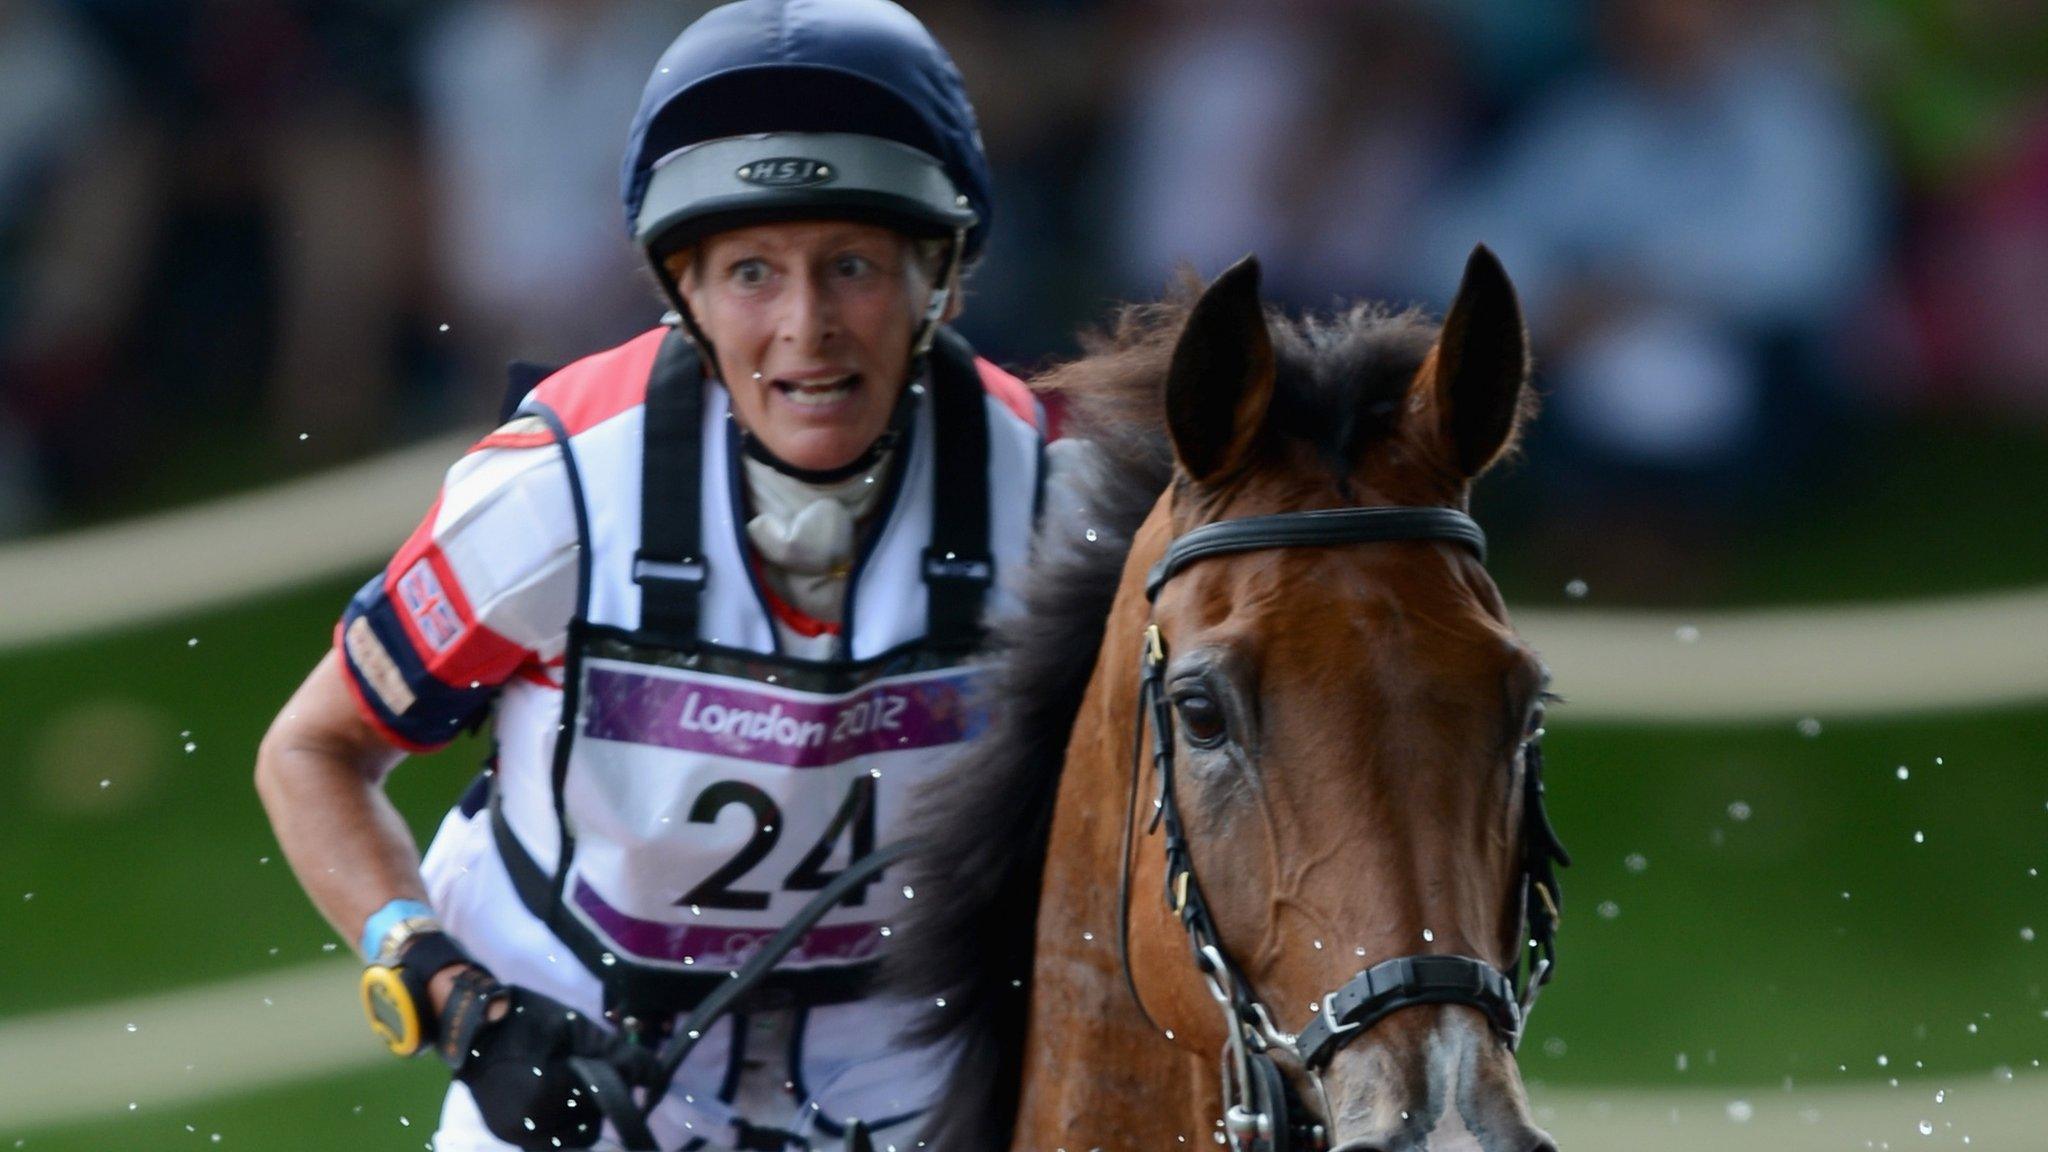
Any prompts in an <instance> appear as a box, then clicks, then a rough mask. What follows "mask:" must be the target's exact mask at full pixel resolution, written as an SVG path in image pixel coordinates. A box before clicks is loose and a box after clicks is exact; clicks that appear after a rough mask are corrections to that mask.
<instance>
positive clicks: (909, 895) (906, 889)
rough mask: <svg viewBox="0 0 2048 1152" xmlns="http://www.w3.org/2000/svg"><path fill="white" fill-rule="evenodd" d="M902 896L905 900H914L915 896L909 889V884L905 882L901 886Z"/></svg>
mask: <svg viewBox="0 0 2048 1152" xmlns="http://www.w3.org/2000/svg"><path fill="white" fill-rule="evenodd" d="M903 898H904V899H905V900H914V899H916V898H917V893H916V892H914V891H912V890H911V887H910V885H908V884H905V885H904V886H903Z"/></svg>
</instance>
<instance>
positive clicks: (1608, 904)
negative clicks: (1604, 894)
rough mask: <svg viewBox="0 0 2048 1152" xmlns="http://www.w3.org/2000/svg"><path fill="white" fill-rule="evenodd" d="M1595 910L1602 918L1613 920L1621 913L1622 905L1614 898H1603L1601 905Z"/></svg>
mask: <svg viewBox="0 0 2048 1152" xmlns="http://www.w3.org/2000/svg"><path fill="white" fill-rule="evenodd" d="M1594 911H1596V912H1598V913H1600V918H1601V919H1602V920H1612V919H1614V918H1615V917H1616V916H1619V915H1621V905H1619V904H1616V903H1615V902H1614V901H1612V900H1602V901H1601V902H1600V907H1598V908H1596V909H1594Z"/></svg>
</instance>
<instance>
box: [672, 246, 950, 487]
mask: <svg viewBox="0 0 2048 1152" xmlns="http://www.w3.org/2000/svg"><path fill="white" fill-rule="evenodd" d="M677 262H678V263H682V264H683V267H681V268H678V269H677V272H678V273H679V275H678V283H679V284H680V286H681V288H682V293H683V298H684V300H685V301H686V302H687V303H688V304H689V306H690V313H691V315H692V316H693V317H694V318H695V320H696V322H697V324H698V326H699V327H701V328H702V329H703V330H704V335H705V337H706V338H707V339H709V340H710V341H711V344H712V347H713V348H714V349H716V351H717V354H718V366H719V369H720V371H721V374H722V375H723V376H724V378H725V384H726V387H727V389H728V390H730V391H731V393H732V405H733V412H734V414H735V415H736V416H737V417H738V419H739V421H740V423H741V424H742V425H743V426H745V427H746V429H747V430H748V431H749V432H752V433H753V434H754V435H755V436H757V437H759V438H760V440H761V442H762V444H763V445H765V446H766V447H767V448H768V450H769V451H771V452H773V453H775V455H777V456H779V457H781V458H782V459H784V460H786V461H788V462H789V463H791V464H794V465H796V466H797V467H799V468H809V469H813V470H827V469H832V468H838V467H841V466H843V465H845V464H848V463H851V462H852V461H853V460H855V459H857V458H858V457H859V456H860V454H861V453H862V452H864V451H866V450H867V447H868V445H870V444H873V443H874V442H875V439H876V438H877V437H879V436H880V435H881V434H882V432H883V430H884V429H886V428H887V427H888V424H889V416H890V413H891V411H892V410H893V409H894V408H895V405H896V400H897V397H898V396H900V395H901V394H902V391H903V388H904V385H905V384H906V381H905V379H904V374H905V372H906V371H907V370H908V368H909V363H910V339H911V335H912V333H913V332H914V331H915V330H916V327H917V321H918V318H919V316H920V315H921V314H922V312H923V309H924V305H925V302H926V301H927V300H928V299H929V298H930V292H931V286H930V280H929V276H928V273H927V272H926V270H925V269H924V267H923V265H922V262H921V261H920V260H919V259H918V257H917V249H916V247H915V246H914V245H913V244H912V242H911V241H909V240H908V239H906V238H905V237H903V236H902V235H900V234H898V233H896V232H893V231H890V230H889V229H887V228H881V227H877V226H875V225H872V224H856V223H852V222H847V221H801V222H795V223H783V224H762V225H758V226H756V227H752V228H740V229H736V230H734V231H731V232H721V233H718V234H717V235H714V236H712V237H710V238H709V239H707V240H705V241H704V242H703V244H702V245H700V246H699V247H698V248H697V249H696V250H695V252H693V253H686V254H683V255H682V256H681V257H679V258H678V261H677Z"/></svg>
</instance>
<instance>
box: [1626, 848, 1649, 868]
mask: <svg viewBox="0 0 2048 1152" xmlns="http://www.w3.org/2000/svg"><path fill="white" fill-rule="evenodd" d="M1621 864H1622V867H1624V868H1627V869H1628V870H1629V871H1631V872H1641V871H1643V870H1644V869H1645V868H1648V867H1649V866H1650V858H1649V857H1647V856H1645V855H1643V854H1642V853H1641V852H1631V853H1629V854H1628V855H1627V856H1626V857H1624V858H1623V859H1622V862H1621Z"/></svg>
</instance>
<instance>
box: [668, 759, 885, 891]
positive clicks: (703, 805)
mask: <svg viewBox="0 0 2048 1152" xmlns="http://www.w3.org/2000/svg"><path fill="white" fill-rule="evenodd" d="M734 804H738V805H741V806H743V807H745V808H746V809H747V811H749V812H750V813H752V814H753V817H754V834H753V836H751V837H750V838H749V839H748V840H747V843H746V845H745V846H744V847H742V848H741V849H740V850H739V854H738V855H736V856H734V857H733V858H732V859H730V860H728V861H726V862H725V863H724V864H721V865H719V867H718V869H717V870H716V871H714V872H712V873H711V875H709V876H706V877H705V878H704V880H703V882H702V883H700V884H698V885H697V886H696V887H695V888H692V889H690V891H689V892H688V893H686V894H685V895H684V896H683V898H682V899H680V900H678V901H676V903H677V904H695V905H697V906H699V907H702V908H734V909H744V910H746V911H752V912H759V911H762V910H764V909H766V908H767V907H768V899H769V895H770V894H769V893H767V892H759V891H753V890H750V889H745V888H735V887H732V885H733V883H734V882H735V881H737V880H739V879H740V878H741V877H743V876H745V875H746V874H747V873H748V872H750V871H752V870H753V868H754V866H755V865H757V864H759V863H760V862H761V861H762V860H763V859H764V858H765V857H767V855H768V854H769V853H770V852H773V851H774V850H775V842H776V841H777V840H779V839H781V838H782V809H781V808H780V807H778V806H777V805H776V803H775V798H774V797H772V796H770V795H768V793H766V792H763V791H762V790H761V789H759V788H756V787H754V786H753V785H752V784H747V783H744V782H742V781H738V780H721V781H719V782H718V783H716V784H713V785H712V786H711V787H709V788H706V789H704V791H703V792H702V793H700V794H699V795H698V797H697V802H696V803H695V804H692V805H691V806H690V822H691V823H693V824H715V823H717V822H718V815H719V813H721V812H723V811H725V810H726V808H727V807H729V806H731V805H734ZM849 830H850V831H851V833H852V837H853V843H852V845H851V851H850V852H849V853H848V854H847V857H846V859H847V861H848V862H849V863H851V862H853V861H855V860H859V859H860V858H861V857H863V856H866V855H867V854H868V853H870V852H873V851H874V850H875V778H874V777H873V776H870V775H868V774H867V773H865V772H863V773H861V774H860V775H859V776H856V777H854V780H853V786H852V787H851V788H850V789H848V790H847V793H846V799H845V800H844V801H843V802H842V803H841V804H840V805H839V811H838V812H837V813H835V814H834V815H833V817H832V822H831V823H830V824H828V825H826V826H825V834H824V835H823V836H820V837H819V838H818V842H817V843H816V844H813V845H811V850H810V851H808V852H806V853H804V858H803V859H801V860H799V861H797V864H796V867H795V868H792V869H790V871H789V875H787V876H785V877H783V878H782V890H783V891H785V892H815V891H817V890H818V889H820V888H823V887H824V886H825V885H827V884H830V883H831V882H832V881H833V880H834V879H835V878H836V877H837V876H838V875H839V873H838V872H837V871H836V870H835V871H831V872H827V871H826V870H825V861H826V860H828V859H830V858H831V856H832V849H833V847H834V846H835V845H837V844H838V843H839V840H840V838H841V837H842V836H845V835H847V834H848V832H849ZM879 879H881V877H880V876H873V877H870V878H868V879H867V880H866V881H864V882H862V883H861V884H859V885H857V886H855V887H854V889H853V890H852V891H851V892H848V893H847V894H846V899H845V900H843V901H842V903H844V904H846V905H848V906H849V907H859V906H860V905H862V904H865V903H866V902H867V898H868V885H870V884H873V883H874V882H875V881H876V880H879Z"/></svg>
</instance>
